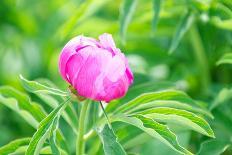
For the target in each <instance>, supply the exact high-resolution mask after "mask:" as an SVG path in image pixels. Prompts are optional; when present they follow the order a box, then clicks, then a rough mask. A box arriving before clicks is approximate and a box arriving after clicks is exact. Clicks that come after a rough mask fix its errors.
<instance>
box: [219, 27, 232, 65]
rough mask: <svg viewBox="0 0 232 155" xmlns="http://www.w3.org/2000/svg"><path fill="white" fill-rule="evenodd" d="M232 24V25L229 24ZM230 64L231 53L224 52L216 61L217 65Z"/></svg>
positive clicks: (231, 61) (231, 60)
mask: <svg viewBox="0 0 232 155" xmlns="http://www.w3.org/2000/svg"><path fill="white" fill-rule="evenodd" d="M231 26H232V25H231ZM221 64H232V53H225V54H224V55H223V56H222V57H221V58H220V59H219V60H218V61H217V65H221Z"/></svg>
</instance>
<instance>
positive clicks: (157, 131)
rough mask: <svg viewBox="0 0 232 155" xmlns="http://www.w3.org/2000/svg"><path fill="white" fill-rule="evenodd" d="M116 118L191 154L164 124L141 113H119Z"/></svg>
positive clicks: (183, 152)
mask: <svg viewBox="0 0 232 155" xmlns="http://www.w3.org/2000/svg"><path fill="white" fill-rule="evenodd" d="M117 120H118V121H122V122H125V123H128V124H131V125H134V126H136V127H138V128H140V129H141V130H143V131H144V132H146V133H147V134H149V135H150V136H152V137H154V138H156V139H158V140H160V141H161V142H163V143H164V144H166V145H168V146H169V147H171V148H172V149H174V150H175V151H177V152H179V153H181V154H188V155H190V154H192V153H191V152H189V151H188V150H186V149H185V148H183V147H182V146H180V144H179V143H178V141H177V137H176V135H175V134H174V133H173V132H171V131H170V130H169V128H168V127H167V126H166V125H163V124H160V123H158V122H156V121H154V120H153V119H151V118H148V117H144V116H142V115H134V116H133V117H126V116H122V115H121V116H118V118H117Z"/></svg>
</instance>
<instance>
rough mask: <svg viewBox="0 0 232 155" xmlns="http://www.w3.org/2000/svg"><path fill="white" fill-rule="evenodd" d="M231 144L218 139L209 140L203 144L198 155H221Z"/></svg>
mask: <svg viewBox="0 0 232 155" xmlns="http://www.w3.org/2000/svg"><path fill="white" fill-rule="evenodd" d="M229 146H231V144H230V143H229V142H226V141H220V140H218V139H213V140H208V141H205V142H203V143H202V144H201V147H200V150H199V152H198V153H197V155H221V154H223V152H224V151H225V150H226V149H227V148H228V147H229Z"/></svg>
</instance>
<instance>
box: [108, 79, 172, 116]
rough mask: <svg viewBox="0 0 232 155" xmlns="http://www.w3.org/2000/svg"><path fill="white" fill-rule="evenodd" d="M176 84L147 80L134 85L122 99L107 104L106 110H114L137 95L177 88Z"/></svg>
mask: <svg viewBox="0 0 232 155" xmlns="http://www.w3.org/2000/svg"><path fill="white" fill-rule="evenodd" d="M175 88H176V86H175V85H174V84H173V83H170V82H159V84H158V85H157V81H151V82H145V83H142V84H137V85H132V87H131V88H130V89H129V90H128V92H127V94H126V96H124V97H123V98H121V99H117V100H113V101H112V102H110V104H108V105H107V107H106V111H107V112H112V111H114V110H115V109H117V108H118V107H120V106H121V105H122V104H123V103H126V102H129V101H130V100H132V99H134V97H135V96H139V95H141V94H143V93H145V92H154V91H160V90H165V89H175Z"/></svg>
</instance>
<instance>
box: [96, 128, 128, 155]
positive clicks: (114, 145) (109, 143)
mask: <svg viewBox="0 0 232 155" xmlns="http://www.w3.org/2000/svg"><path fill="white" fill-rule="evenodd" d="M98 135H99V136H100V138H101V141H102V144H103V148H104V152H105V155H126V152H125V150H124V149H123V147H122V146H121V144H120V143H119V142H118V140H117V137H116V136H115V134H114V131H113V130H112V129H111V128H109V126H108V125H107V124H106V125H105V126H104V128H103V129H102V131H98Z"/></svg>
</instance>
